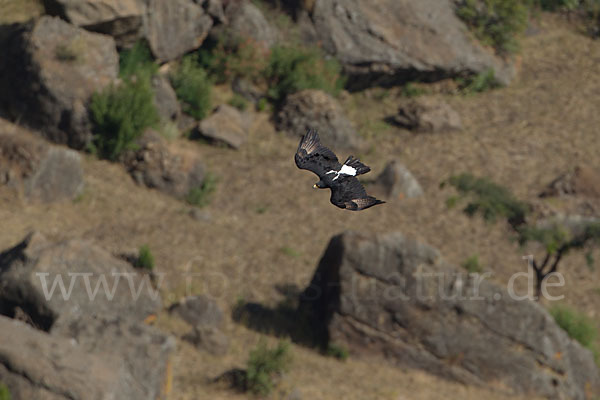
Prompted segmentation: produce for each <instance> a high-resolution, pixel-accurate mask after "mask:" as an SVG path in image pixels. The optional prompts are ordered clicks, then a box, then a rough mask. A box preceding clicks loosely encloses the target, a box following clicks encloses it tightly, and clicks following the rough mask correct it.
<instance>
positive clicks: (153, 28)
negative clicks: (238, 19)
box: [144, 0, 213, 62]
mask: <svg viewBox="0 0 600 400" xmlns="http://www.w3.org/2000/svg"><path fill="white" fill-rule="evenodd" d="M147 1H148V6H147V9H146V14H145V17H144V29H145V37H146V39H147V40H148V43H149V44H150V49H151V50H152V53H153V54H154V56H155V57H156V58H157V59H158V60H159V61H160V62H164V61H170V60H174V59H176V58H179V57H181V56H182V55H184V54H185V53H187V52H189V51H191V50H194V49H197V48H198V47H200V45H201V44H202V42H203V41H204V39H205V38H206V36H207V35H208V32H209V30H210V28H211V27H212V25H213V21H212V18H211V17H210V15H208V14H207V13H206V12H205V11H204V9H203V8H202V7H200V6H199V5H197V4H195V3H194V2H193V1H192V0H169V1H164V0H147Z"/></svg>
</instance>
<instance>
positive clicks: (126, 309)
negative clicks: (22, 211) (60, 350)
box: [0, 232, 161, 331]
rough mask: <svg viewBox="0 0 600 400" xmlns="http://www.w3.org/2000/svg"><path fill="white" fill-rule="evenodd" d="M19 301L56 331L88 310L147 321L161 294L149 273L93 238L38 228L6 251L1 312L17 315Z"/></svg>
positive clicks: (1, 264) (37, 321) (0, 270)
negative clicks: (52, 237)
mask: <svg viewBox="0 0 600 400" xmlns="http://www.w3.org/2000/svg"><path fill="white" fill-rule="evenodd" d="M17 307H18V308H20V309H21V310H22V311H23V312H24V313H25V314H26V315H27V317H28V319H29V320H30V321H31V322H32V324H33V325H34V326H36V327H38V328H40V329H42V330H45V331H50V330H54V329H61V326H65V325H69V324H71V323H72V322H73V321H77V320H79V319H81V318H82V317H83V316H95V315H98V316H102V315H120V316H121V317H123V318H127V319H128V320H130V321H142V320H143V319H144V318H146V317H147V316H148V315H151V314H153V313H156V312H157V311H158V310H159V309H160V308H161V300H160V295H159V293H158V290H157V289H155V288H153V287H152V285H151V282H150V279H149V277H148V276H144V275H141V274H139V273H138V272H136V271H135V270H134V269H133V267H132V266H131V265H130V264H128V263H126V262H125V261H123V260H121V259H119V258H116V257H114V256H112V255H111V254H110V253H108V252H106V251H105V250H103V249H101V248H100V247H97V246H95V245H94V244H92V243H90V242H89V241H86V240H80V239H71V240H66V241H61V242H52V241H49V240H47V239H46V238H45V237H44V235H42V234H41V233H38V232H34V233H31V234H30V235H28V236H27V237H26V238H25V239H24V240H23V241H22V242H21V243H19V244H18V245H16V246H15V247H13V248H11V249H8V250H6V251H4V252H3V253H0V314H4V315H8V316H11V317H12V316H13V315H15V313H16V310H17Z"/></svg>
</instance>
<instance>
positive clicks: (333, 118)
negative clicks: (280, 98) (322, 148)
mask: <svg viewBox="0 0 600 400" xmlns="http://www.w3.org/2000/svg"><path fill="white" fill-rule="evenodd" d="M275 122H276V126H277V129H278V130H280V131H286V132H288V133H290V134H291V135H293V136H298V137H300V136H302V135H304V134H305V133H306V131H307V130H308V129H317V130H318V131H319V136H320V137H321V139H322V142H323V143H325V144H326V145H327V146H330V147H335V148H356V147H359V146H360V144H361V140H360V138H359V136H358V132H357V131H356V129H355V128H354V126H353V125H352V123H351V122H350V120H349V119H348V117H346V115H345V113H344V110H343V109H342V107H341V105H340V104H339V103H338V101H337V100H336V99H335V98H333V97H332V96H330V95H329V94H327V93H325V92H323V91H322V90H315V89H308V90H303V91H300V92H298V93H294V94H292V95H289V96H287V98H286V100H285V103H284V104H283V106H282V107H281V110H280V111H279V113H278V114H277V118H276V121H275Z"/></svg>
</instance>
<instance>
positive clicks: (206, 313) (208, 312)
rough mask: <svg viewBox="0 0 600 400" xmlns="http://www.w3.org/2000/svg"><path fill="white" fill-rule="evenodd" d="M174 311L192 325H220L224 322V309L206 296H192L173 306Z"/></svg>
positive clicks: (171, 309)
mask: <svg viewBox="0 0 600 400" xmlns="http://www.w3.org/2000/svg"><path fill="white" fill-rule="evenodd" d="M169 311H171V312H172V313H175V314H177V315H179V316H180V317H181V318H182V319H183V320H184V321H186V322H187V323H188V324H190V325H192V326H210V327H218V326H220V325H221V323H222V322H223V311H221V309H220V308H219V306H218V304H217V303H216V302H215V301H214V300H213V299H211V298H209V297H206V296H190V297H186V298H184V299H182V300H181V301H180V302H179V303H177V304H175V305H173V306H171V308H170V309H169Z"/></svg>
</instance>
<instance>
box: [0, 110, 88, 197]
mask: <svg viewBox="0 0 600 400" xmlns="http://www.w3.org/2000/svg"><path fill="white" fill-rule="evenodd" d="M0 185H9V186H12V187H14V188H16V189H17V190H18V191H19V192H21V193H23V195H24V196H25V198H27V199H29V200H33V201H41V202H45V203H49V202H53V201H60V200H65V199H73V198H75V197H76V196H77V195H78V194H79V193H80V192H81V190H82V189H83V185H84V182H83V167H82V165H81V156H80V155H79V153H77V152H76V151H74V150H71V149H66V148H63V147H59V146H53V145H50V144H49V143H48V142H46V141H44V140H43V139H41V138H39V137H36V136H34V135H33V134H31V133H29V132H27V131H26V130H24V129H21V128H19V127H17V126H16V125H13V124H11V123H9V122H7V121H4V120H2V119H0Z"/></svg>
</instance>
